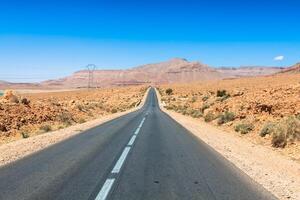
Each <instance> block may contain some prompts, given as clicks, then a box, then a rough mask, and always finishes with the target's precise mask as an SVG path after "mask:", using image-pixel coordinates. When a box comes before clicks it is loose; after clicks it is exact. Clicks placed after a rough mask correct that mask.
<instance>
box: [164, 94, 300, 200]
mask: <svg viewBox="0 0 300 200" xmlns="http://www.w3.org/2000/svg"><path fill="white" fill-rule="evenodd" d="M158 96H159V99H160V98H161V97H160V95H159V94H158ZM163 106H165V104H164V103H161V104H160V107H161V109H162V110H163V111H164V112H166V113H167V114H168V115H170V116H171V117H172V118H173V119H175V120H176V121H178V122H179V123H180V124H182V125H183V126H184V127H185V128H187V129H188V130H189V131H190V132H191V133H193V134H194V135H196V136H197V137H199V139H201V140H202V141H204V142H206V143H207V144H208V145H210V146H211V147H212V148H214V149H215V150H216V151H218V152H219V153H220V154H221V155H223V156H224V157H225V158H227V159H228V160H229V161H231V162H232V163H233V164H234V165H236V166H237V167H238V168H240V169H241V170H242V171H244V172H245V173H246V174H247V175H249V176H250V177H251V178H252V179H254V180H255V181H256V182H258V183H259V184H261V185H262V186H263V187H265V188H266V189H267V190H269V191H270V192H272V193H273V194H274V195H275V196H276V197H278V198H279V199H295V200H296V199H300V164H299V162H297V161H295V160H293V159H291V158H289V157H287V156H283V155H281V154H279V153H278V151H274V148H271V147H270V146H263V145H257V144H254V143H253V142H251V141H249V140H245V139H244V138H243V137H242V136H241V135H239V134H235V133H233V132H226V131H223V130H220V129H219V128H217V127H215V126H212V125H211V124H208V123H205V122H204V121H203V120H202V119H196V118H192V117H190V116H184V115H182V114H179V113H176V112H174V111H171V110H167V109H165V108H164V107H163Z"/></svg>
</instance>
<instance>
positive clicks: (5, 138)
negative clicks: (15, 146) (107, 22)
mask: <svg viewBox="0 0 300 200" xmlns="http://www.w3.org/2000/svg"><path fill="white" fill-rule="evenodd" d="M145 91H146V87H143V86H138V87H118V88H107V89H97V90H76V91H64V92H57V91H56V92H47V93H45V92H43V93H32V94H15V93H14V92H7V94H6V95H4V96H3V97H0V144H1V143H2V144H3V143H7V142H11V141H14V140H18V139H22V138H28V137H32V136H34V135H39V134H42V133H46V132H50V131H54V130H58V129H62V128H66V127H68V126H71V125H74V124H78V123H84V122H86V121H90V120H93V119H97V118H99V117H103V116H106V115H111V114H114V113H118V112H124V111H126V110H129V109H131V108H134V107H136V106H138V105H139V104H140V102H141V99H142V97H143V95H144V93H145Z"/></svg>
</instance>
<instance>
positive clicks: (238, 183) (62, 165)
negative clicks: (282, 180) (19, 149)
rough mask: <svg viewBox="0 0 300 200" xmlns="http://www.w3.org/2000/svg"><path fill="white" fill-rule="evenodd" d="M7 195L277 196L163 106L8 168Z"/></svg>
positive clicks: (134, 199) (0, 184) (4, 176)
mask: <svg viewBox="0 0 300 200" xmlns="http://www.w3.org/2000/svg"><path fill="white" fill-rule="evenodd" d="M0 199H1V200H2V199H3V200H18V199H28V200H29V199H30V200H34V199H39V200H40V199H51V200H53V199H60V200H66V199H71V200H74V199H83V200H84V199H90V200H94V199H97V200H101V199H114V200H127V199H128V200H148V199H149V200H150V199H151V200H156V199H162V200H168V199H170V200H173V199H183V200H185V199H186V200H193V199H203V200H209V199H245V200H246V199H249V200H255V199H275V197H274V196H272V195H271V194H270V193H269V192H268V191H266V190H265V189H263V188H262V187H261V186H260V185H258V184H257V183H255V182H254V181H253V180H251V179H250V178H249V177H248V176H247V175H246V174H244V173H243V172H241V171H240V170H239V169H237V168H236V167H235V166H233V165H232V164H231V163H230V162H229V161H227V160H226V159H225V158H223V157H222V156H221V155H220V154H218V153H217V152H216V151H214V150H213V149H212V148H210V147H209V146H208V145H206V144H205V143H204V142H202V141H200V140H199V139H197V138H196V137H195V136H193V135H192V134H191V133H189V132H188V131H187V130H186V129H185V128H183V127H182V126H181V125H180V124H178V123H177V122H175V121H174V120H173V119H171V118H170V117H169V116H168V115H166V114H165V113H163V112H162V111H161V110H160V109H159V106H158V102H157V98H156V94H155V91H154V89H151V90H150V92H149V95H148V97H147V100H146V102H145V105H144V106H143V108H142V109H140V110H138V111H136V112H132V113H129V114H127V115H125V116H123V117H120V118H117V119H114V120H112V121H109V122H107V123H105V124H102V125H100V126H98V127H95V128H93V129H90V130H88V131H85V132H83V133H82V134H79V135H76V136H74V137H72V138H70V139H68V140H65V141H63V142H60V143H58V144H55V145H53V146H51V147H49V148H46V149H44V150H42V151H40V152H38V153H35V154H33V155H31V156H28V157H25V158H24V159H22V160H19V161H17V162H14V163H12V164H10V165H7V166H5V167H2V168H0Z"/></svg>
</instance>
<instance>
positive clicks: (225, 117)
mask: <svg viewBox="0 0 300 200" xmlns="http://www.w3.org/2000/svg"><path fill="white" fill-rule="evenodd" d="M234 118H235V114H234V113H233V112H228V111H226V112H225V113H224V114H221V115H220V118H219V120H218V124H219V125H221V124H225V123H227V122H230V121H233V120H234Z"/></svg>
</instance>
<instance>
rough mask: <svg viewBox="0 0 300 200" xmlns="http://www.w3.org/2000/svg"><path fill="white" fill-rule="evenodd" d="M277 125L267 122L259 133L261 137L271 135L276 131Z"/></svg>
mask: <svg viewBox="0 0 300 200" xmlns="http://www.w3.org/2000/svg"><path fill="white" fill-rule="evenodd" d="M275 126H276V124H274V123H270V122H268V123H267V124H265V125H264V126H263V128H262V129H261V131H260V133H259V135H260V136H261V137H265V136H266V135H271V134H272V132H273V131H274V128H275Z"/></svg>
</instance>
